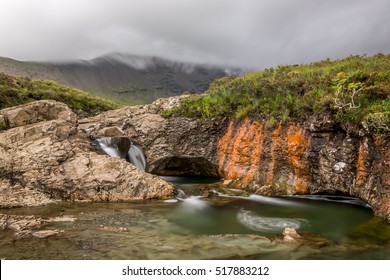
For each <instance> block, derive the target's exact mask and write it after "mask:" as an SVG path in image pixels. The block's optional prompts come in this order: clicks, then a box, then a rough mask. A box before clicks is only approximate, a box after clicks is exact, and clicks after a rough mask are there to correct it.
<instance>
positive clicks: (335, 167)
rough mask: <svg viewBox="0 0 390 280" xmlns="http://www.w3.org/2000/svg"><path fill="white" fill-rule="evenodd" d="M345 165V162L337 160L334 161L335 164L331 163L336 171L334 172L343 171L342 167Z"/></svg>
mask: <svg viewBox="0 0 390 280" xmlns="http://www.w3.org/2000/svg"><path fill="white" fill-rule="evenodd" d="M346 166H347V164H346V163H345V162H342V161H340V162H338V163H336V164H335V165H333V170H334V171H335V172H336V173H343V171H344V168H345V167H346Z"/></svg>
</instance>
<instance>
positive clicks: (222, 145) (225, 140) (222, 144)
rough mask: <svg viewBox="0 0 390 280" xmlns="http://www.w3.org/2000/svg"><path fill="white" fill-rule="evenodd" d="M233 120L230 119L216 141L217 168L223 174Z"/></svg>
mask: <svg viewBox="0 0 390 280" xmlns="http://www.w3.org/2000/svg"><path fill="white" fill-rule="evenodd" d="M233 129H234V122H233V121H230V123H229V126H228V128H227V131H226V133H225V135H224V136H223V137H222V138H221V139H219V141H218V167H219V168H218V169H219V173H220V174H223V173H224V172H223V165H224V163H225V160H226V157H227V149H228V145H229V143H230V141H231V139H232V135H233Z"/></svg>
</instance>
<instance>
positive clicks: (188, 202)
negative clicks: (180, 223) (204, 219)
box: [177, 196, 209, 212]
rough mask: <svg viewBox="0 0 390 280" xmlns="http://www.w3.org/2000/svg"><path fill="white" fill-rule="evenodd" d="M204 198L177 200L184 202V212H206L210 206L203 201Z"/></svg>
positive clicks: (195, 197) (193, 197) (192, 197)
mask: <svg viewBox="0 0 390 280" xmlns="http://www.w3.org/2000/svg"><path fill="white" fill-rule="evenodd" d="M201 198H202V196H190V197H187V198H184V199H183V198H177V199H178V200H180V201H181V202H182V204H181V207H182V208H183V210H184V211H189V212H194V211H205V210H207V209H208V208H209V204H208V203H207V202H206V201H204V200H202V199H201Z"/></svg>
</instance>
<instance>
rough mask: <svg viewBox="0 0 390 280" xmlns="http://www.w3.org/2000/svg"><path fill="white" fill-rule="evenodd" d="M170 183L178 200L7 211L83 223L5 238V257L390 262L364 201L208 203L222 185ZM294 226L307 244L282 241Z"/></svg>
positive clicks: (223, 198)
mask: <svg viewBox="0 0 390 280" xmlns="http://www.w3.org/2000/svg"><path fill="white" fill-rule="evenodd" d="M164 179H166V180H169V181H171V182H173V183H174V184H176V185H177V186H179V187H180V189H181V190H183V191H182V192H181V193H180V194H179V195H178V198H177V199H172V200H168V201H147V202H133V203H93V204H86V203H76V204H68V203H63V204H56V205H48V206H44V207H34V208H20V209H10V210H3V211H1V212H2V213H3V214H14V215H36V216H39V217H44V218H50V217H58V216H64V215H65V216H73V217H74V218H77V220H75V221H74V222H56V223H52V224H49V225H47V226H45V227H44V229H59V230H62V231H63V232H61V233H60V234H59V235H56V236H51V237H48V238H43V239H40V238H35V237H28V238H18V237H16V236H15V234H14V232H13V231H11V230H3V231H0V258H2V259H390V240H389V238H390V225H389V224H387V223H386V222H385V221H383V220H381V219H378V218H375V217H373V214H372V211H371V210H370V209H369V208H367V207H365V206H364V203H362V202H360V201H358V200H356V199H352V198H346V197H338V198H332V197H327V196H323V197H299V198H298V197H294V198H291V197H289V198H269V197H262V196H256V195H244V196H243V195H242V193H239V192H237V194H236V192H235V191H233V190H230V191H229V195H226V194H222V193H220V194H219V195H217V196H212V197H211V198H204V197H199V196H196V194H197V193H198V190H199V189H200V188H205V187H207V186H208V187H209V188H211V189H212V188H214V186H218V183H216V182H215V180H214V179H207V178H180V177H164ZM219 185H220V184H219ZM314 198H315V199H314ZM286 227H294V228H296V230H297V232H298V233H299V234H301V235H302V240H304V241H300V243H299V244H286V243H284V242H282V241H281V240H282V238H283V235H282V232H283V229H284V228H286Z"/></svg>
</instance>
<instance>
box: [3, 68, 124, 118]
mask: <svg viewBox="0 0 390 280" xmlns="http://www.w3.org/2000/svg"><path fill="white" fill-rule="evenodd" d="M44 99H51V100H56V101H60V102H63V103H65V104H67V105H68V106H69V107H70V108H71V109H72V110H73V111H75V112H79V111H80V110H81V111H83V112H85V113H87V114H95V113H98V112H101V111H106V110H111V109H115V108H118V105H116V104H114V103H112V102H109V101H107V100H104V99H101V98H98V97H94V96H92V95H90V94H88V93H86V92H82V91H79V90H76V89H72V88H69V87H65V86H61V85H59V84H57V83H55V82H53V81H43V80H31V79H29V78H16V77H12V76H9V75H6V74H4V73H0V109H3V108H7V107H12V106H16V105H20V104H24V103H28V102H31V101H35V100H44Z"/></svg>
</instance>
